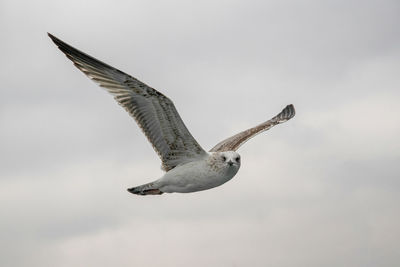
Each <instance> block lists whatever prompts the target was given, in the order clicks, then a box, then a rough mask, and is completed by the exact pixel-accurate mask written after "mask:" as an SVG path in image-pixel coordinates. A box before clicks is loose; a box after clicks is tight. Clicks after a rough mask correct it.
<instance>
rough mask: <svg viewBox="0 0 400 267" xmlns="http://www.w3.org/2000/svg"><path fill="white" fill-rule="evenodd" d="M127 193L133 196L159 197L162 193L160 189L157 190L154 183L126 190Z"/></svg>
mask: <svg viewBox="0 0 400 267" xmlns="http://www.w3.org/2000/svg"><path fill="white" fill-rule="evenodd" d="M128 192H130V193H132V194H135V195H141V196H144V195H161V194H163V193H164V192H162V191H161V190H160V189H158V188H157V187H156V186H155V184H154V183H148V184H144V185H139V186H136V187H132V188H128Z"/></svg>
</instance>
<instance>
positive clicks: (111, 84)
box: [48, 34, 295, 195]
mask: <svg viewBox="0 0 400 267" xmlns="http://www.w3.org/2000/svg"><path fill="white" fill-rule="evenodd" d="M48 35H49V37H50V38H51V39H52V40H53V42H54V43H55V44H56V45H57V46H58V48H59V49H60V50H61V51H62V52H63V53H64V54H65V55H66V56H67V57H68V58H69V59H70V60H71V61H72V62H73V63H74V65H75V66H76V67H77V68H78V69H80V70H81V71H82V72H83V73H85V74H86V75H87V76H88V77H89V78H91V79H92V80H93V81H95V82H96V83H98V84H99V85H100V86H101V87H103V88H105V89H106V90H107V91H108V92H109V93H111V94H112V95H113V96H114V98H115V100H116V101H117V102H118V103H119V104H120V105H121V106H122V107H124V108H125V109H126V111H127V112H128V113H129V114H130V115H131V116H132V117H133V118H134V119H135V120H136V122H137V123H138V125H139V127H140V128H141V129H142V130H143V132H144V134H145V135H146V137H147V139H148V140H149V141H150V143H151V144H152V145H153V148H154V150H155V151H156V152H157V154H158V155H159V157H160V158H161V161H162V169H163V170H164V171H165V172H166V173H165V174H164V175H163V176H162V177H161V178H160V179H158V180H155V181H153V182H151V183H148V184H144V185H141V186H136V187H132V188H130V189H128V191H129V192H131V193H133V194H137V195H156V194H157V195H160V194H162V193H174V192H178V193H190V192H197V191H202V190H207V189H210V188H214V187H217V186H220V185H222V184H224V183H226V182H227V181H229V180H230V179H232V178H233V177H234V176H235V175H236V173H237V172H238V170H239V168H240V156H239V154H238V153H237V152H236V150H237V149H238V148H239V147H240V146H241V145H242V144H243V143H245V142H246V141H247V140H249V139H250V138H252V137H254V136H255V135H257V134H259V133H261V132H263V131H266V130H268V129H270V128H271V127H273V126H275V125H277V124H280V123H283V122H286V121H288V120H289V119H291V118H293V116H294V115H295V110H294V107H293V105H288V106H286V107H285V108H284V109H283V110H282V111H281V112H280V113H279V114H278V115H276V116H275V117H273V118H272V119H270V120H268V121H266V122H264V123H261V124H259V125H257V126H255V127H252V128H250V129H247V130H245V131H243V132H240V133H238V134H236V135H233V136H231V137H229V138H227V139H225V140H223V141H221V142H219V143H218V144H217V145H216V146H214V147H213V148H212V149H211V150H210V152H206V151H205V150H204V149H203V148H202V147H201V146H200V145H199V144H198V143H197V141H196V140H195V139H194V138H193V136H192V135H191V134H190V132H189V130H188V129H187V128H186V126H185V124H184V123H183V121H182V119H181V118H180V116H179V114H178V112H177V110H176V108H175V106H174V104H173V102H172V101H171V100H170V99H169V98H168V97H166V96H165V95H163V94H162V93H160V92H159V91H157V90H155V89H153V88H151V87H149V86H148V85H146V84H144V83H142V82H141V81H139V80H137V79H135V78H134V77H132V76H130V75H128V74H126V73H124V72H122V71H120V70H118V69H116V68H114V67H112V66H110V65H107V64H105V63H103V62H101V61H99V60H97V59H95V58H94V57H91V56H89V55H87V54H85V53H83V52H81V51H79V50H77V49H75V48H74V47H72V46H70V45H68V44H67V43H65V42H63V41H61V40H60V39H58V38H57V37H55V36H53V35H51V34H48Z"/></svg>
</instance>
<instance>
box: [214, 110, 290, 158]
mask: <svg viewBox="0 0 400 267" xmlns="http://www.w3.org/2000/svg"><path fill="white" fill-rule="evenodd" d="M295 114H296V111H295V109H294V106H293V105H287V106H286V107H285V108H284V109H283V110H282V111H281V112H280V113H279V114H278V115H276V116H275V117H273V118H272V119H270V120H268V121H266V122H264V123H261V124H259V125H257V126H255V127H253V128H250V129H247V130H245V131H243V132H240V133H238V134H235V135H234V136H231V137H229V138H227V139H225V140H223V141H221V142H219V143H218V144H217V145H216V146H214V147H213V148H212V149H211V150H210V152H217V151H219V152H221V151H236V150H237V149H238V148H239V147H240V146H241V145H243V144H244V143H245V142H246V141H248V140H249V139H250V138H252V137H254V136H256V135H257V134H259V133H262V132H264V131H266V130H269V129H271V128H272V127H274V126H275V125H278V124H280V123H283V122H286V121H288V120H290V119H291V118H293V117H294V115H295Z"/></svg>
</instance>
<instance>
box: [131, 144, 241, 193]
mask: <svg viewBox="0 0 400 267" xmlns="http://www.w3.org/2000/svg"><path fill="white" fill-rule="evenodd" d="M239 168H240V156H239V154H238V153H237V152H234V151H227V152H211V153H208V154H207V155H206V156H204V157H203V158H200V159H198V160H195V161H191V162H188V163H185V164H183V165H178V166H176V167H175V168H173V169H172V170H170V171H168V172H166V173H165V174H164V176H162V177H161V178H160V179H158V180H156V181H154V182H151V183H148V184H145V185H142V186H138V187H133V188H130V189H128V190H129V192H131V193H135V194H161V193H175V192H177V193H191V192H197V191H202V190H207V189H211V188H214V187H217V186H220V185H222V184H224V183H226V182H228V181H229V180H230V179H232V178H233V176H235V174H236V173H237V172H238V170H239ZM155 189H158V190H159V191H157V190H155Z"/></svg>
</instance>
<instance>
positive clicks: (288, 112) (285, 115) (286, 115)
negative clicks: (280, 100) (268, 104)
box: [278, 104, 296, 120]
mask: <svg viewBox="0 0 400 267" xmlns="http://www.w3.org/2000/svg"><path fill="white" fill-rule="evenodd" d="M294 115H296V110H295V109H294V106H293V104H290V105H287V106H286V107H285V108H284V109H283V110H282V111H281V113H279V114H278V118H279V119H280V120H290V119H291V118H293V117H294Z"/></svg>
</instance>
